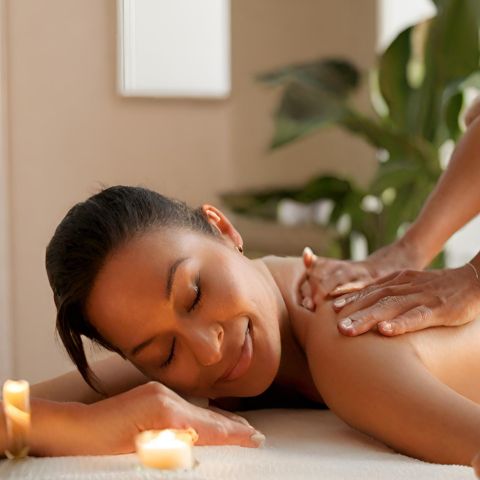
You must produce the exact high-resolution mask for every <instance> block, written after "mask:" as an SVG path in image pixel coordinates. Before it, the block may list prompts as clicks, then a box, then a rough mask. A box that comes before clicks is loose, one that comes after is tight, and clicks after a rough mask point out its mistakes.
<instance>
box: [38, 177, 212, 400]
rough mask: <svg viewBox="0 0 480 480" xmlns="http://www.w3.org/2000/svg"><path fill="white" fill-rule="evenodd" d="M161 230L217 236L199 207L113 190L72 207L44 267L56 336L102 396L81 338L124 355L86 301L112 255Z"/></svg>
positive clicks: (51, 244)
mask: <svg viewBox="0 0 480 480" xmlns="http://www.w3.org/2000/svg"><path fill="white" fill-rule="evenodd" d="M162 227H177V228H186V229H191V230H194V231H197V232H201V233H205V234H208V235H216V230H215V229H214V228H213V227H212V226H211V225H210V223H209V222H208V221H207V218H206V216H205V215H204V214H203V212H202V210H201V209H200V208H198V209H192V208H190V207H189V206H188V205H186V204H185V203H184V202H180V201H178V200H173V199H170V198H167V197H165V196H163V195H160V194H159V193H157V192H154V191H152V190H148V189H146V188H141V187H127V186H115V187H110V188H106V189H104V190H102V191H100V192H99V193H97V194H96V195H93V196H92V197H90V198H89V199H87V200H86V201H85V202H81V203H77V204H76V205H75V206H74V207H72V208H71V209H70V210H69V211H68V213H67V214H66V216H65V218H64V219H63V220H62V221H61V222H60V224H59V225H58V227H57V228H56V230H55V233H54V235H53V237H52V239H51V240H50V242H49V244H48V246H47V251H46V258H45V263H46V268H47V274H48V280H49V282H50V286H51V287H52V290H53V297H54V301H55V305H56V307H57V320H56V331H57V334H58V335H59V336H60V339H61V341H62V343H63V345H64V347H65V349H66V351H67V353H68V355H69V357H70V358H71V360H72V361H73V363H74V364H75V365H76V367H77V368H78V370H79V372H80V374H81V375H82V377H83V378H84V380H85V381H86V382H87V383H88V385H90V386H91V387H92V388H93V389H94V390H95V391H97V392H99V393H104V392H102V391H101V389H99V388H98V386H99V382H98V378H97V377H96V376H95V374H94V373H93V372H92V370H91V369H90V366H89V365H88V361H87V358H86V355H85V350H84V346H83V343H82V335H83V336H85V337H87V338H90V339H91V340H92V341H93V342H94V343H96V344H98V345H101V346H102V347H104V348H106V349H108V350H110V351H112V352H116V353H118V354H119V355H121V356H122V357H123V358H125V357H124V355H123V353H122V352H121V351H120V350H119V349H118V348H116V347H115V346H113V345H111V344H110V343H109V342H107V341H106V340H105V339H104V338H103V337H102V336H101V335H100V334H99V332H98V331H97V330H96V329H95V327H94V326H93V325H92V324H91V323H90V322H89V320H88V318H87V315H86V311H85V303H86V300H87V297H88V295H89V293H90V291H91V289H92V286H93V283H94V280H95V277H96V276H97V274H98V272H99V271H100V269H101V268H102V265H103V264H104V262H105V260H106V258H107V256H108V255H110V254H111V253H112V252H113V251H115V250H116V249H118V248H119V247H120V246H121V245H123V244H125V242H127V241H129V240H131V239H132V238H134V237H135V236H136V235H139V234H142V233H146V232H148V231H152V230H156V229H158V228H162ZM94 382H95V383H96V385H94Z"/></svg>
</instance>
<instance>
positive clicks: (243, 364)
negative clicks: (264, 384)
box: [218, 322, 253, 382]
mask: <svg viewBox="0 0 480 480" xmlns="http://www.w3.org/2000/svg"><path fill="white" fill-rule="evenodd" d="M252 356H253V342H252V336H251V334H250V322H249V324H248V327H247V330H246V332H245V340H244V342H243V345H242V349H241V351H240V354H239V357H238V359H237V360H236V361H235V363H234V364H233V365H232V366H230V367H229V368H228V369H227V370H226V371H225V373H224V374H223V375H222V376H221V377H220V378H219V379H218V380H219V381H223V382H231V381H233V380H236V379H237V378H239V377H241V376H242V375H243V374H245V373H246V371H247V370H248V368H249V367H250V363H251V362H252Z"/></svg>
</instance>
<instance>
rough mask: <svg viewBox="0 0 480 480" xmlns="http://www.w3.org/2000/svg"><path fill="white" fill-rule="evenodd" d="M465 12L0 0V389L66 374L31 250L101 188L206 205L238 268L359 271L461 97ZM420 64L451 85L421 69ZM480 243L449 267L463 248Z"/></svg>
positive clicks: (465, 239) (471, 72)
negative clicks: (300, 263) (127, 188)
mask: <svg viewBox="0 0 480 480" xmlns="http://www.w3.org/2000/svg"><path fill="white" fill-rule="evenodd" d="M474 4H476V2H471V1H468V0H464V1H463V2H462V1H460V0H458V1H452V2H449V1H447V0H444V1H437V2H431V1H428V0H425V1H413V0H412V1H405V0H402V1H399V0H377V1H376V0H336V1H335V2H333V1H327V0H295V1H293V0H231V2H229V1H227V0H203V1H199V0H119V1H115V0H42V1H41V2H40V1H38V0H1V1H0V5H1V12H0V37H1V40H0V45H1V51H0V62H1V63H0V142H1V143H0V148H1V149H0V275H1V277H0V381H1V382H3V380H4V379H5V378H7V377H18V378H25V379H27V380H29V381H30V382H37V381H40V380H42V379H45V378H49V377H51V376H54V375H57V374H60V373H63V372H65V371H68V370H70V369H71V368H72V366H71V364H70V361H69V360H68V359H67V357H66V354H64V353H63V350H62V348H61V346H60V344H59V342H58V341H56V340H55V337H54V323H55V310H54V304H53V299H52V294H51V291H50V287H49V285H48V281H47V276H46V273H45V267H44V255H45V247H46V245H47V243H48V241H49V240H50V238H51V236H52V234H53V232H54V229H55V227H56V225H57V224H58V223H59V222H60V220H61V219H62V218H63V216H64V215H65V213H66V212H67V210H68V209H69V208H70V207H71V206H73V204H75V203H76V202H79V201H82V200H84V199H85V198H86V197H88V196H90V195H92V194H94V193H96V192H97V191H98V190H99V189H100V188H101V187H102V186H105V185H108V186H109V185H115V184H129V185H143V186H147V187H149V188H152V189H154V190H158V191H159V192H161V193H163V194H166V195H169V196H174V197H176V198H179V199H182V200H185V201H187V202H188V203H190V204H192V205H194V206H198V205H201V204H202V203H204V202H213V203H214V204H216V205H219V206H220V207H221V208H225V209H226V210H227V211H228V212H230V213H231V214H232V216H233V218H234V222H235V223H236V225H237V226H238V228H239V230H240V232H241V233H242V234H243V236H244V242H245V245H246V247H247V252H248V253H249V254H250V255H262V254H266V253H275V254H279V255H299V254H300V253H301V250H302V248H303V246H305V245H307V244H308V245H310V246H311V247H312V248H314V249H315V250H316V251H317V252H318V253H321V254H328V255H336V256H339V257H344V258H350V257H352V258H361V257H362V256H364V255H366V254H367V253H368V251H372V249H374V248H377V247H378V246H380V245H381V244H382V243H385V242H386V241H390V240H391V239H392V238H395V236H396V235H398V233H399V231H401V229H402V228H405V226H406V225H407V224H408V222H409V221H411V220H412V216H413V218H414V215H415V214H416V212H418V209H419V208H420V206H421V203H422V202H423V200H424V198H425V196H426V195H427V194H428V193H429V191H430V189H431V187H432V186H433V185H434V184H435V182H436V180H437V178H438V175H440V173H441V169H442V165H443V166H444V165H445V162H446V161H448V156H449V154H450V153H449V152H451V149H452V145H453V142H454V141H455V140H456V139H457V138H458V136H459V135H460V134H461V131H462V123H461V114H462V112H463V110H464V109H465V106H466V105H467V104H468V102H469V101H470V100H471V98H472V97H473V96H474V95H475V92H476V88H477V87H478V85H479V78H478V22H477V20H478V17H475V15H473V16H472V15H471V12H470V10H469V8H470V7H471V6H472V5H474ZM438 7H440V8H443V9H444V11H443V13H442V15H443V16H441V18H439V19H437V20H435V18H436V17H435V16H436V15H437V8H438ZM473 8H475V7H473ZM477 13H478V12H477ZM437 16H438V15H437ZM432 17H433V20H431V21H430V22H427V23H425V22H423V20H425V19H429V18H432ZM435 21H436V23H432V22H435ZM464 21H465V22H467V23H468V25H469V27H468V28H466V27H465V28H463V27H462V26H463V23H462V22H464ZM449 22H450V23H449ZM472 22H473V23H472ZM476 22H477V23H476ZM411 25H417V27H418V28H415V29H408V30H407V32H408V33H404V34H403V37H402V36H401V37H400V40H398V41H397V42H396V43H395V41H396V39H397V38H399V37H397V36H398V35H399V34H400V33H401V32H405V29H406V28H408V27H409V26H411ZM432 25H435V26H434V27H432ZM452 25H455V26H456V27H455V28H454V29H453V32H454V33H452V28H451V26H452ZM470 27H471V28H470ZM469 28H470V30H469ZM472 31H474V32H475V34H476V37H475V36H472V35H471V34H470V33H471V32H472ZM432 32H433V33H432ZM465 32H466V33H465ZM468 35H470V36H468ZM415 39H417V40H415ZM429 39H430V40H429ZM475 39H476V40H475ZM392 42H393V44H392ZM429 42H430V43H429ZM469 42H470V43H469ZM475 42H476V43H475ZM391 45H392V46H393V48H391V49H389V47H390V46H391ZM442 45H451V46H452V48H450V49H448V48H446V49H443V48H442ZM471 45H473V47H472V48H470V47H471ZM429 49H430V50H429ZM434 51H437V52H438V51H440V52H442V53H443V55H442V57H443V58H440V59H437V60H435V61H437V62H438V61H445V62H447V63H448V64H449V65H453V64H454V66H455V69H456V70H455V72H453V73H451V75H450V72H449V71H448V69H447V70H445V69H444V70H441V69H440V70H439V69H438V68H437V67H438V65H437V64H434V65H433V66H432V62H433V63H434V61H433V60H432V61H430V58H433V57H431V55H432V52H434ZM467 51H468V52H470V53H468V54H466V55H462V54H459V53H458V52H460V53H461V52H467ZM386 52H389V53H388V55H384V54H386ZM448 55H451V56H452V58H455V59H456V60H455V62H451V61H450V60H451V59H450V58H449V57H448ZM458 57H460V58H458ZM407 67H408V68H407ZM402 68H403V70H402ZM435 68H436V70H435ZM452 68H453V67H452ZM429 69H430V70H429ZM432 69H433V70H435V71H437V72H438V71H442V72H444V73H442V75H443V77H441V78H440V79H439V77H438V76H435V75H433V77H432V75H431V74H430V73H429V72H430V71H431V70H432ZM407 70H408V72H407ZM433 70H432V71H433ZM379 71H380V72H381V73H380V74H379ZM445 71H446V72H447V73H445ZM382 72H383V73H382ZM405 72H406V73H405ZM407 74H408V75H407ZM404 77H405V78H404ZM407 77H408V78H407ZM402 82H403V83H404V84H402ZM422 82H423V83H422ZM428 82H430V83H428ZM407 83H408V85H407ZM400 84H402V85H400ZM432 92H436V93H435V94H436V95H437V96H438V98H437V97H434V96H433V93H432ZM414 95H415V97H414ZM410 97H411V98H410ZM422 102H423V103H422ZM407 104H409V105H410V104H411V105H414V106H415V105H417V104H418V105H424V106H425V105H427V107H428V108H427V107H425V109H426V110H428V112H427V113H424V114H423V117H422V116H421V115H418V114H415V113H413V114H412V112H410V113H408V112H405V111H404V110H405V108H403V107H402V105H404V106H405V105H407ZM426 110H425V111H426ZM408 115H410V117H409V116H408ZM412 115H413V116H412ZM369 119H370V120H369ZM412 122H413V123H412ZM413 124H414V125H415V126H414V127H412V128H410V127H409V126H410V125H413ZM426 126H427V127H428V128H427V127H426ZM327 127H328V128H327ZM314 130H315V131H314ZM405 145H406V146H408V148H404V147H405ZM442 159H443V160H442ZM405 162H407V163H405ZM442 162H443V163H442ZM402 195H404V197H402ZM406 198H408V202H407V201H406V200H405V199H406ZM410 199H413V200H412V201H411V202H410ZM407 204H408V205H407ZM400 207H401V208H400ZM407 207H408V208H407ZM391 219H393V220H391ZM386 224H388V228H387V227H385V225H386ZM479 230H480V229H479V228H478V227H477V226H476V225H474V224H472V225H471V226H469V228H468V229H467V231H466V233H462V234H461V235H462V236H461V237H457V241H456V245H455V241H454V242H453V243H452V246H451V248H450V250H451V252H450V257H449V258H450V260H448V255H447V261H450V262H455V261H457V262H461V261H464V259H465V258H468V256H469V255H470V254H471V253H472V254H473V251H475V248H476V249H477V250H478V240H477V244H476V245H475V236H476V238H477V239H478V238H480V235H479V233H480V231H479ZM469 232H470V233H469ZM438 261H439V262H443V261H445V257H442V258H441V259H439V260H438ZM98 355H99V353H97V352H94V351H92V352H91V358H97V357H98Z"/></svg>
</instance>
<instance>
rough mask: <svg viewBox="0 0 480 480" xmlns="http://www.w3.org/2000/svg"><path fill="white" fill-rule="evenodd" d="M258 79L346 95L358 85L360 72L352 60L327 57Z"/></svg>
mask: <svg viewBox="0 0 480 480" xmlns="http://www.w3.org/2000/svg"><path fill="white" fill-rule="evenodd" d="M257 79H258V80H260V81H261V82H264V83H268V84H270V85H281V84H289V83H300V84H303V85H309V86H311V87H314V88H318V89H319V90H325V91H326V92H329V93H331V94H332V95H335V96H338V97H345V96H346V95H348V94H349V93H350V92H351V91H353V90H355V88H357V87H358V85H359V82H360V72H359V70H358V69H357V67H356V66H355V65H353V64H352V63H351V62H348V61H346V60H342V59H338V58H327V59H321V60H315V61H313V62H307V63H299V64H294V65H289V66H287V67H283V68H280V69H277V70H273V71H271V72H267V73H263V74H261V75H259V76H258V77H257Z"/></svg>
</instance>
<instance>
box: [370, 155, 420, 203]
mask: <svg viewBox="0 0 480 480" xmlns="http://www.w3.org/2000/svg"><path fill="white" fill-rule="evenodd" d="M421 172H422V169H421V166H420V165H419V164H415V163H414V162H412V161H408V159H402V160H399V161H396V162H395V161H392V160H390V161H388V162H385V163H381V164H380V165H379V167H378V170H377V173H376V175H375V178H374V179H373V181H372V183H371V185H370V191H371V193H372V194H373V195H381V194H382V193H383V192H384V191H385V190H386V189H387V188H394V189H400V188H403V187H404V186H405V185H408V184H410V183H415V180H416V178H417V177H418V175H419V174H421Z"/></svg>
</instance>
